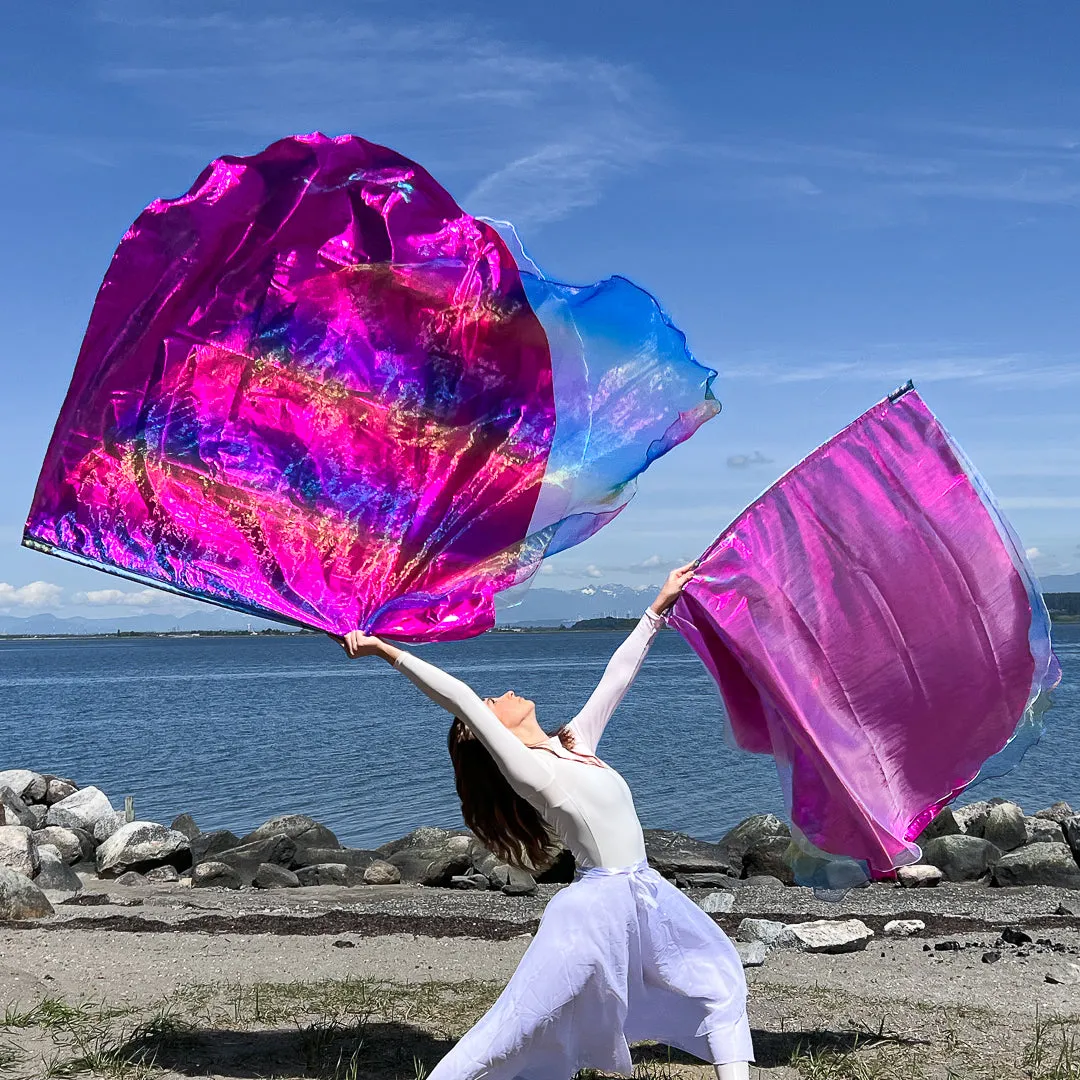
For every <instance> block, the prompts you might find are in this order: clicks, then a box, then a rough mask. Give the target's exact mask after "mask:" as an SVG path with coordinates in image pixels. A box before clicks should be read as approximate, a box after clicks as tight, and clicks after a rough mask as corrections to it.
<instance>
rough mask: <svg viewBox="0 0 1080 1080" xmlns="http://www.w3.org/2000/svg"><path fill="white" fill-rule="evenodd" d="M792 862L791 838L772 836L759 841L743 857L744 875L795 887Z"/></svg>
mask: <svg viewBox="0 0 1080 1080" xmlns="http://www.w3.org/2000/svg"><path fill="white" fill-rule="evenodd" d="M770 816H771V815H770ZM791 861H792V851H791V838H790V837H787V836H770V837H767V838H766V839H764V840H759V841H758V842H757V843H756V844H755V845H754V846H753V847H752V848H750V850H749V851H747V853H746V854H745V855H744V856H743V874H744V876H745V877H748V878H749V877H761V876H765V877H774V878H777V879H778V880H779V881H782V882H783V883H784V884H785V885H794V884H795V870H794V868H793V866H792V862H791Z"/></svg>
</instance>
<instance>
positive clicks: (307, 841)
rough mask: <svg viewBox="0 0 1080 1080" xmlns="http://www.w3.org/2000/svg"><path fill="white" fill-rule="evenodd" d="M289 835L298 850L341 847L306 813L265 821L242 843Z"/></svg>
mask: <svg viewBox="0 0 1080 1080" xmlns="http://www.w3.org/2000/svg"><path fill="white" fill-rule="evenodd" d="M193 824H194V823H193ZM282 835H284V836H287V837H288V838H289V839H290V840H292V842H293V843H294V844H295V845H296V850H297V851H303V850H304V849H305V848H323V849H326V848H340V847H341V843H340V842H339V841H338V838H337V837H336V836H335V835H334V834H333V833H332V832H331V831H330V830H329V829H328V828H327V827H326V826H325V825H320V824H319V822H317V821H316V820H315V819H314V818H311V817H308V816H307V815H306V814H283V815H281V816H280V817H274V818H270V820H269V821H264V822H263V823H262V824H261V825H260V826H259V827H258V828H257V829H254V830H252V831H251V832H249V833H248V834H247V836H245V837H244V838H243V839H242V840H241V841H240V843H241V844H254V843H256V842H258V841H259V840H266V839H269V838H270V837H272V836H282Z"/></svg>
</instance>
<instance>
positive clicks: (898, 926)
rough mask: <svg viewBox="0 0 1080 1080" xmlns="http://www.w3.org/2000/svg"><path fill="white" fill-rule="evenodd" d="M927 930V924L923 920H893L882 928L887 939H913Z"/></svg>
mask: <svg viewBox="0 0 1080 1080" xmlns="http://www.w3.org/2000/svg"><path fill="white" fill-rule="evenodd" d="M925 929H926V923H924V922H923V921H922V919H893V920H892V922H887V923H886V924H885V925H884V926H883V927H882V930H881V932H882V933H883V934H884V935H885V936H886V937H911V936H912V934H918V933H921V932H922V931H923V930H925Z"/></svg>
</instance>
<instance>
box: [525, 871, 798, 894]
mask: <svg viewBox="0 0 1080 1080" xmlns="http://www.w3.org/2000/svg"><path fill="white" fill-rule="evenodd" d="M536 880H537V881H539V880H540V879H539V878H537V879H536ZM773 880H775V879H773ZM675 884H676V885H678V887H679V888H680V889H726V890H727V891H728V892H734V891H735V890H736V889H741V888H742V887H743V885H744V884H745V882H743V881H742V880H741V879H739V878H733V877H728V875H727V874H676V875H675ZM776 884H777V885H782V884H783V883H782V882H780V881H777V882H776Z"/></svg>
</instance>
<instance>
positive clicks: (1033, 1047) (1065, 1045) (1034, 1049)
mask: <svg viewBox="0 0 1080 1080" xmlns="http://www.w3.org/2000/svg"><path fill="white" fill-rule="evenodd" d="M1021 1064H1022V1066H1023V1068H1024V1070H1025V1071H1026V1073H1027V1075H1028V1076H1029V1077H1030V1078H1031V1080H1080V1021H1078V1019H1077V1018H1076V1017H1060V1016H1059V1017H1042V1016H1036V1019H1035V1030H1034V1032H1033V1034H1032V1037H1031V1042H1030V1043H1029V1044H1028V1047H1027V1049H1026V1050H1025V1051H1024V1055H1023V1058H1022V1059H1021Z"/></svg>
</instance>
